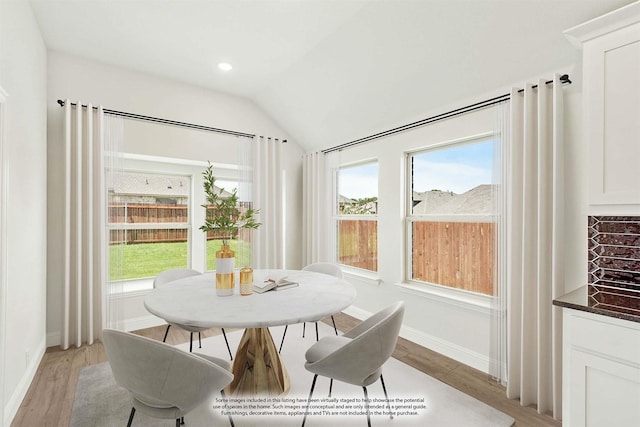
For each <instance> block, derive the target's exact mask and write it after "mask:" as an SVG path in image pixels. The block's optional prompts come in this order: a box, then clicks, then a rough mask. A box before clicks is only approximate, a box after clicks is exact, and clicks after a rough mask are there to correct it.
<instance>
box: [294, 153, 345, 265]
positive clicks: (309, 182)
mask: <svg viewBox="0 0 640 427" xmlns="http://www.w3.org/2000/svg"><path fill="white" fill-rule="evenodd" d="M339 153H340V152H339V151H332V152H329V153H326V154H325V153H321V152H315V153H310V154H305V155H304V156H303V159H302V192H303V194H302V230H303V234H302V263H303V265H308V264H311V263H314V262H336V260H337V259H338V258H337V255H336V252H337V244H336V238H337V235H336V230H337V229H336V227H335V225H336V218H335V214H336V209H335V208H336V200H337V195H336V185H335V184H336V183H335V179H334V177H335V173H336V170H337V168H338V164H339V158H340V156H339Z"/></svg>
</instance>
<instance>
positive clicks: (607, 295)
mask: <svg viewBox="0 0 640 427" xmlns="http://www.w3.org/2000/svg"><path fill="white" fill-rule="evenodd" d="M553 305H556V306H559V307H564V308H572V309H574V310H581V311H586V312H589V313H595V314H600V315H603V316H608V317H615V318H617V319H624V320H630V321H632V322H638V323H640V291H638V290H634V289H625V288H612V287H607V286H595V285H585V286H581V287H580V288H578V289H576V290H574V291H572V292H569V293H568V294H565V295H563V296H561V297H559V298H556V299H554V300H553Z"/></svg>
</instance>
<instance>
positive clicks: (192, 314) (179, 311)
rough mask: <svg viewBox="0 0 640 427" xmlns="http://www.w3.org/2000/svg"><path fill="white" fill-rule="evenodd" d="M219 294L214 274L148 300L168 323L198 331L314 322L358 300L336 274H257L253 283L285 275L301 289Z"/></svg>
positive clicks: (182, 282)
mask: <svg viewBox="0 0 640 427" xmlns="http://www.w3.org/2000/svg"><path fill="white" fill-rule="evenodd" d="M237 276H238V275H237V274H236V288H235V290H234V294H233V295H231V296H224V297H220V296H217V295H216V278H215V273H206V274H202V275H198V276H191V277H187V278H184V279H180V280H176V281H174V282H171V283H167V284H165V285H163V286H162V287H159V288H157V289H154V290H153V291H151V292H150V293H149V294H148V295H147V296H146V297H145V299H144V306H145V307H146V308H147V310H149V312H150V313H152V314H154V315H156V316H158V317H160V318H162V319H164V320H166V321H167V322H169V323H179V324H183V325H190V326H197V327H207V328H210V327H218V328H261V327H269V326H278V325H287V324H293V323H300V322H312V321H316V320H319V319H322V318H324V317H326V316H329V315H331V314H336V313H338V312H340V311H341V310H343V309H345V308H347V307H349V306H350V305H351V304H352V303H353V301H355V298H356V291H355V288H354V287H353V285H351V284H349V283H348V282H346V281H344V280H342V279H338V278H336V277H334V276H329V275H326V274H321V273H315V272H310V271H299V270H256V271H255V272H254V281H256V282H258V281H262V280H264V279H267V278H272V279H276V280H277V279H279V278H282V277H284V276H286V277H287V278H288V279H290V280H292V281H295V282H298V283H299V284H300V285H299V286H297V287H294V288H289V289H284V290H280V291H268V292H265V293H262V294H258V293H255V292H254V293H253V294H251V295H249V296H242V295H240V292H239V289H238V285H237Z"/></svg>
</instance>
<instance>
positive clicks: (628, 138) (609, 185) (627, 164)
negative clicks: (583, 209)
mask: <svg viewBox="0 0 640 427" xmlns="http://www.w3.org/2000/svg"><path fill="white" fill-rule="evenodd" d="M584 71H585V81H584V91H585V101H586V102H585V113H586V114H585V116H584V117H585V119H586V121H587V123H585V127H584V129H585V131H586V134H585V138H587V139H588V140H589V158H590V160H589V165H590V168H589V175H590V185H589V188H590V203H591V204H594V205H602V204H613V205H619V204H637V205H640V23H636V24H634V25H630V26H628V27H625V28H622V29H621V30H618V31H615V32H612V33H609V34H606V35H604V36H601V37H598V38H596V39H593V40H591V41H589V42H587V43H585V45H584Z"/></svg>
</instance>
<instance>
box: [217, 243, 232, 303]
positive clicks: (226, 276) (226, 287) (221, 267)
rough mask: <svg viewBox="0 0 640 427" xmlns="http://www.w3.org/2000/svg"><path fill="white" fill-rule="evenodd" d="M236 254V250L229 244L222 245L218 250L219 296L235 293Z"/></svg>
mask: <svg viewBox="0 0 640 427" xmlns="http://www.w3.org/2000/svg"><path fill="white" fill-rule="evenodd" d="M235 256H236V254H235V252H233V251H232V250H231V248H230V247H229V245H222V247H221V248H220V250H219V251H217V252H216V295H218V296H229V295H233V288H234V287H235V278H234V273H233V270H234V267H235V265H234V264H235Z"/></svg>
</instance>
